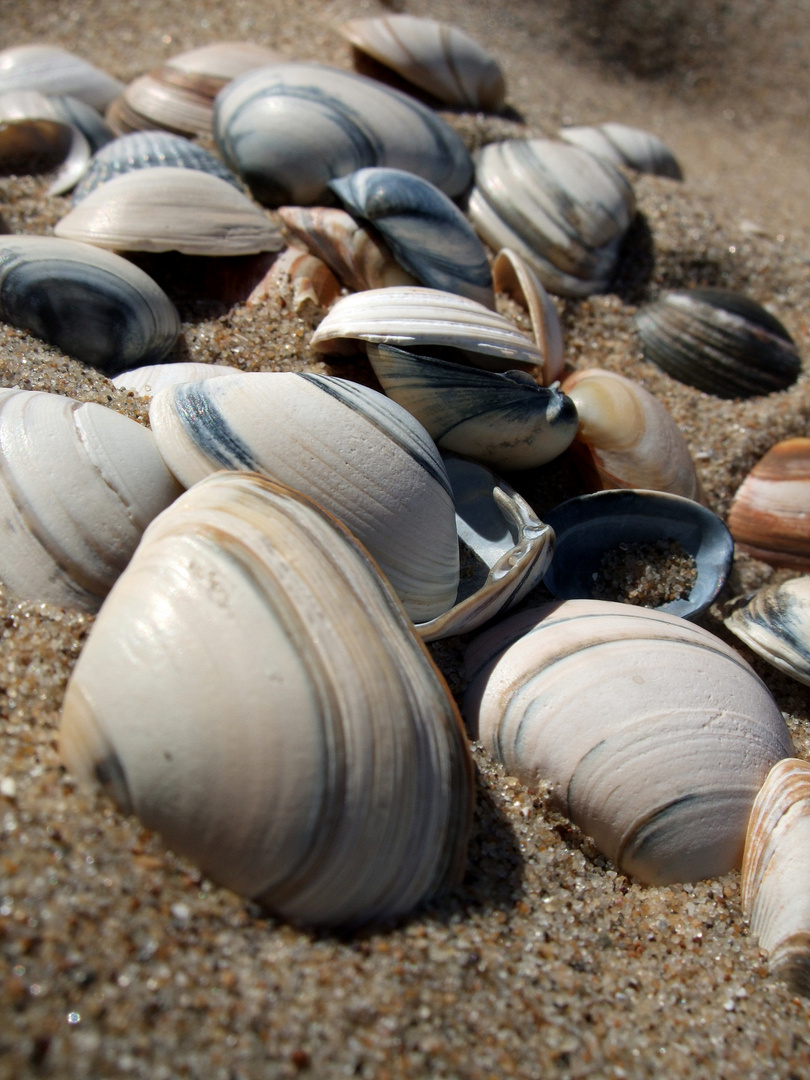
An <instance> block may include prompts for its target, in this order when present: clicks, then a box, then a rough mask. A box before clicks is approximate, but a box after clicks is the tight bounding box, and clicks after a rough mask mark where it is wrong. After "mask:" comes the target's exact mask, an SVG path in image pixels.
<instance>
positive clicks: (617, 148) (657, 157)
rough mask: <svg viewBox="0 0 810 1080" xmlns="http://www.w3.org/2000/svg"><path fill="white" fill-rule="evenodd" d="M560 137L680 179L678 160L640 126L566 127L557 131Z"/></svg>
mask: <svg viewBox="0 0 810 1080" xmlns="http://www.w3.org/2000/svg"><path fill="white" fill-rule="evenodd" d="M560 138H561V139H565V141H566V142H569V143H571V144H572V145H574V146H581V147H582V149H583V150H587V151H588V153H589V154H595V155H596V156H597V157H602V158H606V159H607V160H608V161H612V162H613V164H614V165H621V166H624V167H625V168H628V169H636V170H637V171H638V172H643V173H652V174H653V175H655V176H668V177H669V178H670V179H671V180H683V172H682V171H681V167H680V165H679V164H678V160H677V158H676V157H675V155H674V154H673V153H672V151H671V150H670V149H669V147H668V146H667V145H666V143H664V142H662V141H661V139H659V138H658V136H657V135H653V134H652V133H651V132H649V131H643V130H642V129H641V128H635V127H628V126H627V124H616V123H607V124H597V125H596V126H594V127H566V128H563V129H562V130H561V131H560Z"/></svg>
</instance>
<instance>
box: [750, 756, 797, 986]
mask: <svg viewBox="0 0 810 1080" xmlns="http://www.w3.org/2000/svg"><path fill="white" fill-rule="evenodd" d="M808 867H810V764H808V763H807V762H806V761H800V760H799V759H797V758H787V759H786V760H785V761H779V762H777V764H776V765H774V767H773V769H771V771H770V773H769V774H768V777H767V779H766V780H765V783H764V784H763V785H762V789H761V790H760V792H759V794H758V795H757V798H756V801H755V803H754V808H753V810H752V811H751V820H750V822H749V825H748V835H747V837H746V841H745V855H744V857H743V867H742V881H741V885H742V904H743V911H744V912H745V913H746V914H747V915H748V917H749V919H750V922H751V934H752V936H753V937H755V938H756V939H757V940H758V942H759V945H760V948H762V949H766V950H767V951H768V953H769V954H770V956H769V961H770V966H771V970H772V972H773V973H774V974H775V975H776V976H777V977H778V978H780V979H784V980H785V981H786V982H787V983H788V984H789V985H790V987H791V989H793V990H794V991H798V992H799V993H800V994H805V995H810V875H808Z"/></svg>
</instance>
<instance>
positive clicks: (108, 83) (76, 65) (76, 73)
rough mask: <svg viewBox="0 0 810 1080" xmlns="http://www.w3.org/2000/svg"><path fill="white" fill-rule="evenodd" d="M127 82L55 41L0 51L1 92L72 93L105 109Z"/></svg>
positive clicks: (101, 109) (90, 103)
mask: <svg viewBox="0 0 810 1080" xmlns="http://www.w3.org/2000/svg"><path fill="white" fill-rule="evenodd" d="M123 89H124V84H123V83H122V82H119V81H118V79H114V78H112V76H110V75H108V74H107V73H106V72H104V71H102V70H101V69H100V68H97V67H95V66H94V65H93V64H88V62H87V61H86V60H82V59H81V58H80V57H78V56H74V55H73V54H72V53H69V52H67V51H66V50H65V49H60V48H58V46H56V45H17V46H15V47H14V48H12V49H3V51H2V52H0V93H2V94H5V93H6V92H7V91H9V90H39V91H40V92H41V93H43V94H70V95H72V96H73V97H77V98H79V99H80V100H81V101H85V102H87V104H88V105H92V107H93V108H94V109H98V110H99V111H100V112H103V110H104V109H106V108H107V106H108V105H109V103H110V102H111V101H112V100H113V98H115V97H117V96H118V95H119V94H120V93H121V91H122V90H123Z"/></svg>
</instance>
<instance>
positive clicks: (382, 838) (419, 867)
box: [60, 473, 473, 926]
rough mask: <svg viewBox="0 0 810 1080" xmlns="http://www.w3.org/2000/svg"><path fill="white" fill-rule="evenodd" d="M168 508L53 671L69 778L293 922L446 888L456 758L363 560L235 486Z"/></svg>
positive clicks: (402, 628)
mask: <svg viewBox="0 0 810 1080" xmlns="http://www.w3.org/2000/svg"><path fill="white" fill-rule="evenodd" d="M171 511H172V512H171V513H166V514H164V515H161V517H160V518H159V519H158V520H157V521H156V522H155V523H154V525H155V527H154V528H153V529H152V530H151V531H149V532H148V534H147V535H146V536H145V537H144V542H143V543H142V544H141V546H140V547H139V549H138V552H137V555H136V557H135V559H134V560H133V562H132V564H131V565H130V567H129V568H128V569H127V572H126V574H125V575H124V576H123V577H122V578H121V580H120V581H119V583H118V585H117V586H116V588H115V589H114V590H113V592H112V594H111V595H110V597H109V598H108V600H107V602H106V603H105V604H104V607H103V608H102V611H101V612H100V614H99V616H98V619H97V621H96V624H95V626H94V627H93V630H92V632H91V634H90V637H89V639H88V641H87V643H86V644H85V646H84V649H83V651H82V655H81V657H80V659H79V662H78V664H77V665H76V668H75V670H74V672H73V675H72V677H71V680H70V683H69V686H68V689H67V693H66V695H65V703H64V708H63V712H62V726H61V732H60V749H61V754H62V757H63V760H64V762H65V764H66V765H67V767H68V769H69V770H70V771H71V772H72V773H73V774H74V775H76V776H77V777H79V778H80V779H81V780H84V781H95V782H97V783H101V784H102V785H103V786H104V787H105V788H106V789H107V790H108V791H109V793H110V794H111V795H112V796H113V798H114V799H115V800H116V802H117V803H118V805H119V807H121V808H122V809H123V810H124V811H127V812H134V813H136V814H137V815H138V817H139V818H140V819H141V821H142V822H143V823H144V824H145V825H146V826H147V827H148V828H151V829H155V830H157V831H158V832H160V833H161V834H162V836H163V838H164V839H165V841H166V842H167V844H169V845H170V846H171V847H172V848H174V849H175V850H176V851H179V852H181V853H183V854H184V855H186V856H188V857H189V858H190V859H192V860H193V861H194V862H196V863H197V865H198V866H200V868H201V869H202V870H203V871H204V872H205V873H206V874H209V875H210V876H211V877H212V878H214V879H215V880H216V881H217V882H219V883H221V884H223V885H225V886H227V887H228V888H231V889H234V890H235V891H237V892H239V893H242V894H244V895H247V896H251V897H254V898H255V899H256V900H257V901H259V902H260V903H262V904H263V905H266V906H267V907H268V908H269V909H270V910H271V911H273V912H274V913H275V914H277V915H280V916H281V917H282V918H285V919H290V920H292V921H294V922H297V923H306V924H315V925H326V926H332V925H346V924H350V925H354V924H357V923H360V922H365V921H368V920H371V919H385V918H392V917H395V916H397V915H402V914H404V913H406V912H408V911H410V910H411V909H412V908H413V907H414V906H415V905H416V904H418V903H420V902H422V901H423V900H425V899H427V898H429V897H432V896H434V895H435V894H436V893H437V892H440V891H441V890H442V889H444V888H446V887H448V886H449V885H452V884H454V883H455V882H456V880H457V879H458V878H459V877H460V875H461V873H462V872H463V869H464V861H465V845H466V837H467V832H468V829H469V825H470V818H471V810H472V791H473V786H472V768H471V763H470V759H469V751H468V749H467V746H466V741H465V738H464V734H463V729H462V728H461V725H460V722H459V718H458V713H457V711H456V709H455V706H454V704H453V702H452V699H451V698H450V695H449V693H448V691H447V688H446V686H445V684H444V681H443V680H442V678H441V676H440V675H439V674H438V672H437V671H436V669H435V667H434V666H433V664H432V663H431V661H430V659H429V657H428V655H427V653H426V652H425V650H424V647H423V646H422V645H421V643H420V642H419V640H418V638H417V637H416V635H415V634H414V633H413V628H412V627H411V625H410V623H409V621H408V619H407V617H406V616H405V614H404V612H403V610H402V607H401V605H400V604H399V603H398V602H397V600H396V598H395V597H394V595H393V594H392V593H391V591H390V589H389V588H388V587H387V585H386V583H385V582H384V581H383V579H382V577H381V576H380V574H379V573H378V571H377V569H376V567H375V566H374V564H373V562H372V560H371V559H370V558H369V556H368V554H367V553H366V551H365V550H364V549H363V548H362V547H361V546H360V545H359V544H358V543H357V542H356V541H355V540H354V539H353V538H352V537H351V536H350V535H349V534H348V533H347V532H346V531H345V530H344V529H342V528H341V527H340V526H339V525H338V524H337V523H336V522H335V521H334V519H332V518H331V517H330V516H329V515H328V514H326V513H324V512H323V511H322V510H321V509H320V508H319V507H317V506H316V505H315V504H313V503H311V502H310V501H309V500H308V499H305V498H304V497H302V496H300V495H298V494H296V493H295V492H291V491H290V490H289V489H286V488H283V487H280V486H277V485H275V484H272V483H270V482H268V481H267V480H265V479H264V478H263V477H257V476H255V475H245V474H237V473H228V474H220V475H217V476H212V477H209V478H208V479H207V480H204V481H202V482H201V483H200V484H198V485H197V486H196V487H195V488H194V489H193V490H192V491H189V492H187V493H186V494H185V495H183V496H182V497H181V498H180V499H179V500H178V502H177V503H176V505H175V506H174V507H172V508H171Z"/></svg>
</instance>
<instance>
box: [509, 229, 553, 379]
mask: <svg viewBox="0 0 810 1080" xmlns="http://www.w3.org/2000/svg"><path fill="white" fill-rule="evenodd" d="M492 283H493V285H494V287H495V291H496V292H500V293H504V294H505V295H507V296H510V297H511V298H512V299H513V300H516V301H517V303H519V304H522V306H523V307H524V308H526V310H527V311H528V313H529V319H530V320H531V324H532V333H533V334H534V340H535V341H536V342H537V345H538V348H539V349H540V351H541V353H542V354H543V373H542V376H541V377H540V380H539V381H540V382H541V383H542V385H543V386H551V384H552V383H554V382H556V381H557V380H558V379H559V378H560V376H561V375H562V373H563V368H564V367H565V356H564V354H563V336H562V327H561V326H560V317H559V315H558V314H557V309H556V308H555V306H554V301H553V300H552V299H551V297H550V296H549V294H548V292H547V291H546V289H545V287H544V285H543V284H542V282H541V281H540V278H539V277H538V276H537V274H535V272H534V270H532V268H531V267H530V266H529V264H528V263H527V262H526V260H525V259H524V258H522V257H521V256H520V255H518V253H517V252H516V251H510V249H509V248H501V250H500V251H499V252H498V254H497V255H496V256H495V260H494V262H493V263H492Z"/></svg>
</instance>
